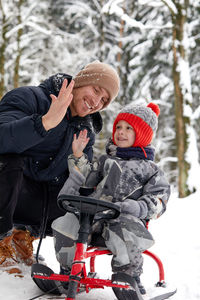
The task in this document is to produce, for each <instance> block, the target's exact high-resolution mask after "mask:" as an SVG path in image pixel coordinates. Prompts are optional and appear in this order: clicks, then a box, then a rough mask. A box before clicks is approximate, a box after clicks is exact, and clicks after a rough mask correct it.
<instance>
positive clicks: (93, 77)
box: [74, 60, 120, 108]
mask: <svg viewBox="0 0 200 300" xmlns="http://www.w3.org/2000/svg"><path fill="white" fill-rule="evenodd" d="M74 81H75V85H74V87H75V88H78V87H83V86H87V85H97V86H100V87H102V88H104V89H105V90H106V91H107V92H108V93H109V96H110V98H109V101H107V102H106V103H105V105H104V107H106V106H107V105H108V104H109V103H110V102H111V101H112V100H114V98H115V97H116V96H117V95H118V92H119V86H120V79H119V75H118V74H117V72H116V71H115V69H114V68H113V67H111V66H110V65H108V64H105V63H102V62H100V61H98V60H96V61H93V62H92V63H90V64H88V65H86V66H85V67H84V69H83V70H81V71H80V72H79V73H78V74H77V75H76V76H75V77H74ZM104 107H103V108H104Z"/></svg>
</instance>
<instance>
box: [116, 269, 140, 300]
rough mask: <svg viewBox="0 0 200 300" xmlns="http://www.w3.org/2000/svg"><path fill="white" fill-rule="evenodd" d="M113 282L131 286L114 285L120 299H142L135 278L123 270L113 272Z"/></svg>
mask: <svg viewBox="0 0 200 300" xmlns="http://www.w3.org/2000/svg"><path fill="white" fill-rule="evenodd" d="M112 282H113V283H118V284H129V286H130V287H129V288H128V289H125V288H117V287H113V288H112V289H113V292H114V294H115V296H116V297H117V299H118V300H140V299H141V294H140V291H139V288H138V286H137V283H136V281H135V279H134V278H133V277H132V276H130V275H128V274H126V273H122V272H118V273H114V274H112Z"/></svg>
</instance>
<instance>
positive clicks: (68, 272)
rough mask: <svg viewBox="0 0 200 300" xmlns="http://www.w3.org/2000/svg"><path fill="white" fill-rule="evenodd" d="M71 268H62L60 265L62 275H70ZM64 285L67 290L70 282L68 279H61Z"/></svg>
mask: <svg viewBox="0 0 200 300" xmlns="http://www.w3.org/2000/svg"><path fill="white" fill-rule="evenodd" d="M70 273H71V270H70V269H69V268H62V267H60V275H70ZM61 284H62V287H63V288H64V289H65V290H66V291H67V290H68V286H69V282H68V281H61Z"/></svg>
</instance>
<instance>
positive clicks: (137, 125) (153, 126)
mask: <svg viewBox="0 0 200 300" xmlns="http://www.w3.org/2000/svg"><path fill="white" fill-rule="evenodd" d="M159 114H160V109H159V106H158V105H157V104H155V103H152V102H151V103H149V104H148V105H147V106H139V105H138V106H136V105H135V106H133V105H130V104H129V105H127V106H125V107H124V108H123V109H122V110H121V111H120V113H119V114H118V116H117V117H116V119H115V121H114V124H113V134H112V139H113V142H114V143H115V140H114V134H115V131H116V125H117V123H118V122H119V121H120V120H124V121H126V122H127V123H129V124H130V125H131V126H132V127H133V129H134V131H135V142H134V144H133V146H132V147H141V148H143V147H146V146H147V145H149V144H150V143H151V141H152V138H153V133H154V132H156V130H157V127H158V116H159Z"/></svg>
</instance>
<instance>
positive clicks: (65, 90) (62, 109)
mask: <svg viewBox="0 0 200 300" xmlns="http://www.w3.org/2000/svg"><path fill="white" fill-rule="evenodd" d="M67 83H68V81H67V79H64V81H63V84H62V87H61V89H60V92H59V94H58V97H56V96H55V95H53V94H51V95H50V96H51V99H52V102H51V105H50V107H49V110H48V112H47V113H46V114H45V115H44V116H43V117H42V124H43V126H44V128H45V129H46V130H49V129H52V128H54V127H56V126H57V125H58V124H59V123H60V122H61V121H62V119H63V118H64V116H65V114H66V112H67V109H68V107H69V105H70V103H71V101H72V99H73V95H72V90H73V87H74V80H72V81H71V82H70V84H69V85H68V86H67Z"/></svg>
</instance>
